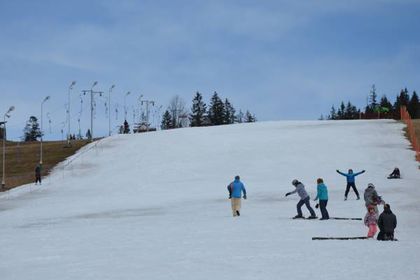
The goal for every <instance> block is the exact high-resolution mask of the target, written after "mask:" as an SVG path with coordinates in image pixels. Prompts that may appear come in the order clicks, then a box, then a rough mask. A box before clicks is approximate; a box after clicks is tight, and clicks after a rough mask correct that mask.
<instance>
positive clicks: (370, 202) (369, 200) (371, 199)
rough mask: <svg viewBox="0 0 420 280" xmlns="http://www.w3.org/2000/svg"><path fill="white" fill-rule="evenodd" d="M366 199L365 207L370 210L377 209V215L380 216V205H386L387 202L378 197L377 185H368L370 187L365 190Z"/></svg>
mask: <svg viewBox="0 0 420 280" xmlns="http://www.w3.org/2000/svg"><path fill="white" fill-rule="evenodd" d="M363 197H364V199H365V205H366V209H368V208H369V207H370V206H372V207H373V209H375V213H376V214H378V213H379V211H378V204H385V201H383V200H382V197H381V196H379V195H378V193H377V192H376V189H375V185H373V184H372V183H369V184H368V187H367V188H366V190H365V193H364V195H363Z"/></svg>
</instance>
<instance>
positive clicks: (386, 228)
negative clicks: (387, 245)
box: [377, 204, 397, 241]
mask: <svg viewBox="0 0 420 280" xmlns="http://www.w3.org/2000/svg"><path fill="white" fill-rule="evenodd" d="M378 227H379V233H378V237H377V239H378V240H383V241H385V240H395V239H394V230H395V228H396V227H397V217H396V216H395V214H394V213H392V211H391V207H390V206H389V204H385V205H384V211H383V212H382V213H381V215H379V219H378Z"/></svg>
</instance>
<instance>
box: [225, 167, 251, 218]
mask: <svg viewBox="0 0 420 280" xmlns="http://www.w3.org/2000/svg"><path fill="white" fill-rule="evenodd" d="M227 189H228V191H229V199H230V203H231V205H232V214H233V216H234V217H236V216H240V215H241V213H240V210H241V194H242V193H243V194H244V196H243V198H244V199H246V198H247V197H246V189H245V186H244V184H243V183H242V182H241V181H240V177H239V176H238V175H236V176H235V180H234V181H233V182H232V183H230V184H229V185H228V186H227Z"/></svg>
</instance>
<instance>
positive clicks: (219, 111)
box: [209, 92, 225, 125]
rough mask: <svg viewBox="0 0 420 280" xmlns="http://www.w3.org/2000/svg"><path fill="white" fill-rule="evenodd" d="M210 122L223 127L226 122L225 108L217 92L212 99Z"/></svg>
mask: <svg viewBox="0 0 420 280" xmlns="http://www.w3.org/2000/svg"><path fill="white" fill-rule="evenodd" d="M209 120H210V124H211V125H221V124H224V121H225V106H224V104H223V101H222V100H221V99H220V97H219V96H218V94H217V92H214V94H213V96H212V97H211V101H210V108H209Z"/></svg>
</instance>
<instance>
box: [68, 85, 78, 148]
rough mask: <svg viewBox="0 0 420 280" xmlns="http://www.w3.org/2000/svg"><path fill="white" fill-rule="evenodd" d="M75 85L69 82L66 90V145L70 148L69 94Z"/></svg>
mask: <svg viewBox="0 0 420 280" xmlns="http://www.w3.org/2000/svg"><path fill="white" fill-rule="evenodd" d="M75 84H76V81H73V82H71V84H70V86H69V90H68V103H67V121H68V128H67V145H68V146H70V122H71V121H70V92H71V90H72V89H73V86H74V85H75Z"/></svg>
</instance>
